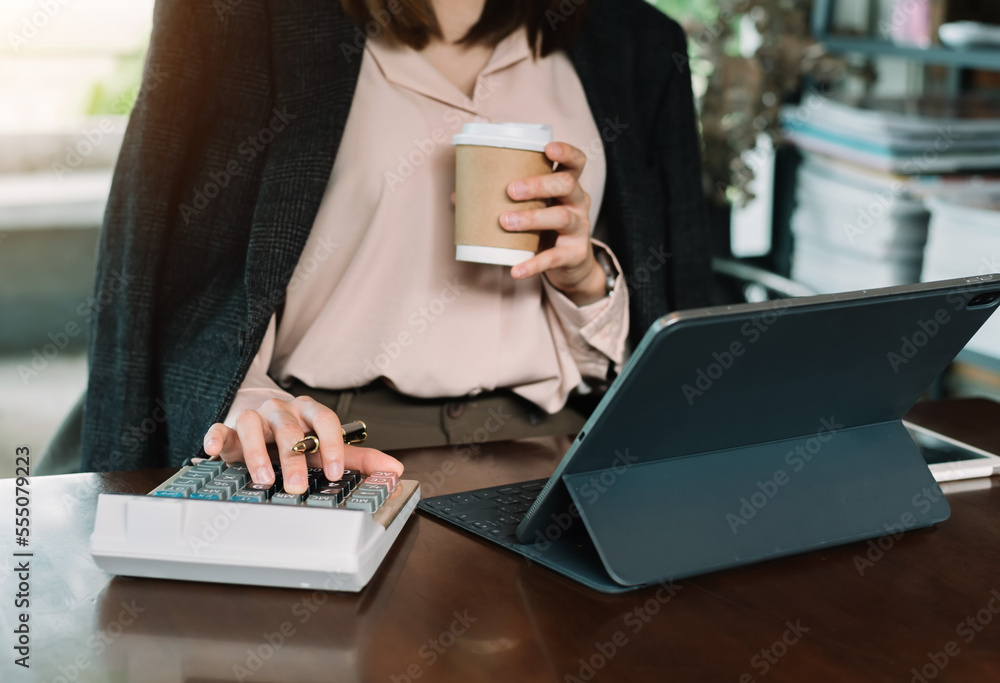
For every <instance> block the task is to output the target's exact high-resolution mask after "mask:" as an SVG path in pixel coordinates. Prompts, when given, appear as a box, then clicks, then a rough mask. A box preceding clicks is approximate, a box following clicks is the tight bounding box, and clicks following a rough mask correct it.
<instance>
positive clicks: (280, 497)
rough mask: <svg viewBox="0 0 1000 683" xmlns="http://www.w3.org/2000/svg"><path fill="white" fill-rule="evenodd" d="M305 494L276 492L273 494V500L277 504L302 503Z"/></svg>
mask: <svg viewBox="0 0 1000 683" xmlns="http://www.w3.org/2000/svg"><path fill="white" fill-rule="evenodd" d="M303 500H305V496H304V495H303V494H301V493H285V492H281V493H275V494H274V495H273V496H271V502H272V503H274V504H276V505H301V504H302V501H303Z"/></svg>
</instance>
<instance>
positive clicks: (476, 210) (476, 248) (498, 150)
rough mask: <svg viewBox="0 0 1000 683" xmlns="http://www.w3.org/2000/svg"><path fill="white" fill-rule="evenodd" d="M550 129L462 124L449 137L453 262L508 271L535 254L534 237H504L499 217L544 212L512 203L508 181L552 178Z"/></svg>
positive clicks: (537, 205) (535, 204)
mask: <svg viewBox="0 0 1000 683" xmlns="http://www.w3.org/2000/svg"><path fill="white" fill-rule="evenodd" d="M550 142H552V126H547V125H541V124H532V123H467V124H465V125H464V126H462V132H461V133H458V134H456V135H454V136H453V137H452V139H451V144H453V145H455V146H456V150H455V258H456V259H457V260H459V261H473V262H475V263H495V264H498V265H502V266H513V265H515V264H518V263H521V262H522V261H525V260H527V259H529V258H531V257H532V256H534V255H535V252H537V251H538V232H537V231H531V232H509V231H507V230H504V229H503V227H501V225H500V214H502V213H504V212H505V211H523V210H525V209H541V208H544V207H545V202H544V201H542V200H532V201H527V202H515V201H514V200H512V199H511V198H510V196H509V195H508V194H507V186H508V185H509V184H510V183H511V182H512V181H514V180H521V179H522V178H530V177H532V176H538V175H544V174H546V173H551V172H552V162H551V161H550V160H549V159H548V158H547V157H546V156H545V145H547V144H548V143H550Z"/></svg>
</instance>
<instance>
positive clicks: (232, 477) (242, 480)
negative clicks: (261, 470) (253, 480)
mask: <svg viewBox="0 0 1000 683" xmlns="http://www.w3.org/2000/svg"><path fill="white" fill-rule="evenodd" d="M215 481H232V482H235V484H236V488H238V489H240V488H243V486H244V485H246V483H247V482H248V481H250V477H248V476H247V475H245V474H243V473H239V474H230V473H229V472H226V473H225V474H220V475H219V476H217V477H216V478H215Z"/></svg>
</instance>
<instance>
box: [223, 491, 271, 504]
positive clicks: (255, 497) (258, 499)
mask: <svg viewBox="0 0 1000 683" xmlns="http://www.w3.org/2000/svg"><path fill="white" fill-rule="evenodd" d="M230 500H233V501H236V502H237V503H266V502H267V491H252V490H250V489H240V490H239V491H237V492H236V494H235V495H234V496H233V497H232V498H230Z"/></svg>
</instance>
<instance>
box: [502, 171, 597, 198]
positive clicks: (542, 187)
mask: <svg viewBox="0 0 1000 683" xmlns="http://www.w3.org/2000/svg"><path fill="white" fill-rule="evenodd" d="M507 194H508V195H510V198H511V199H513V200H514V201H518V202H523V201H527V200H529V199H556V198H558V199H561V200H562V201H564V202H565V203H567V204H583V203H584V201H585V199H584V197H586V192H584V191H583V188H582V187H580V183H578V182H577V181H576V178H574V177H573V175H572V174H570V173H568V172H566V171H558V172H556V173H548V174H546V175H538V176H534V177H531V178H524V179H523V180H515V181H514V182H512V183H511V184H510V185H508V186H507Z"/></svg>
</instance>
